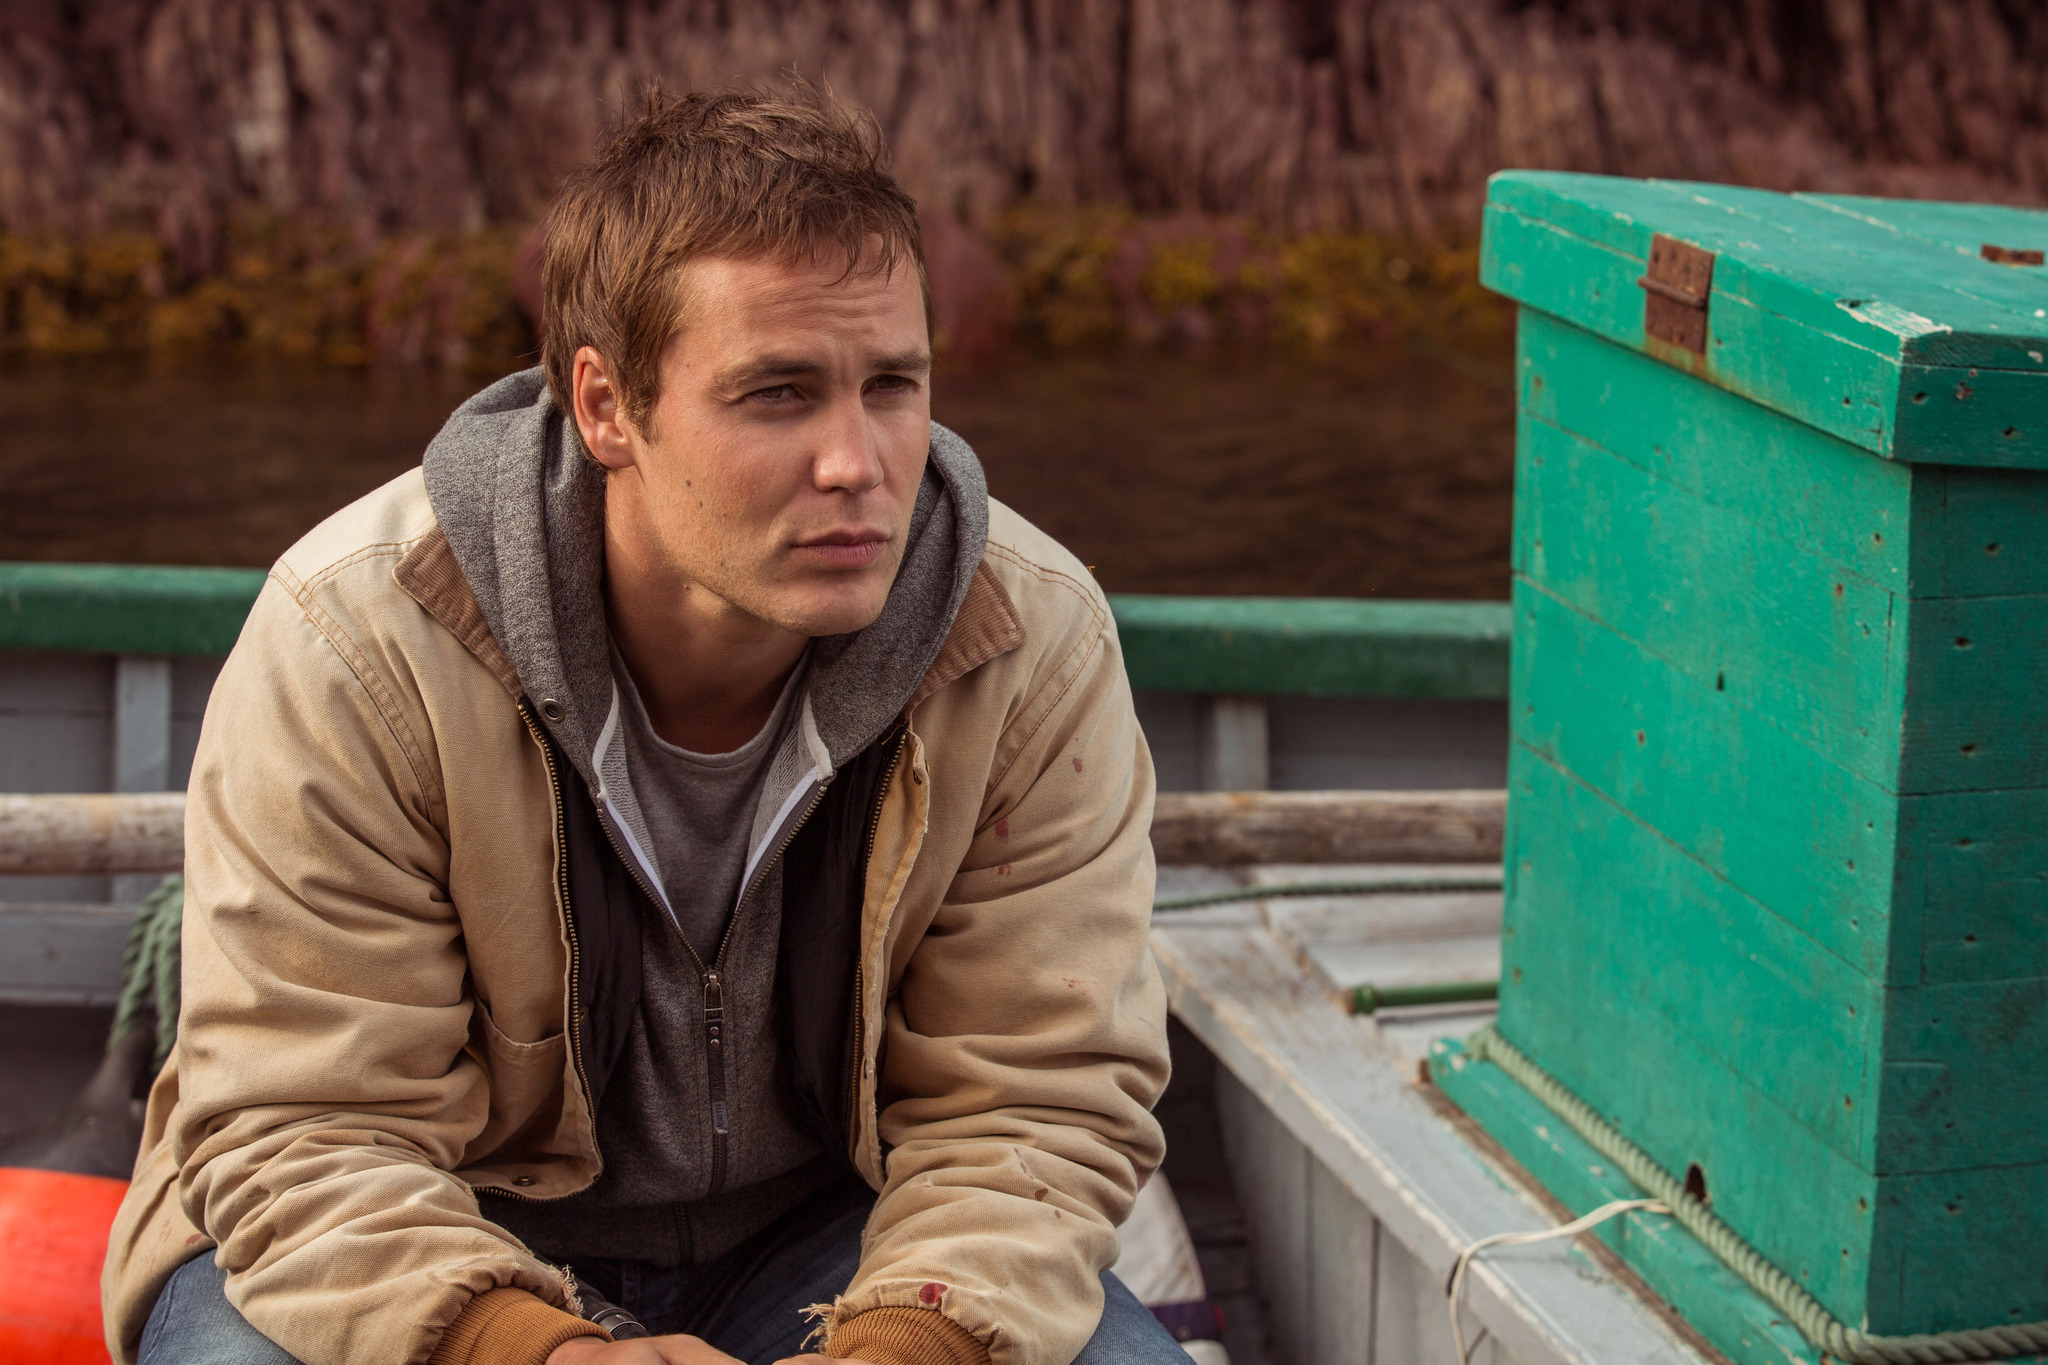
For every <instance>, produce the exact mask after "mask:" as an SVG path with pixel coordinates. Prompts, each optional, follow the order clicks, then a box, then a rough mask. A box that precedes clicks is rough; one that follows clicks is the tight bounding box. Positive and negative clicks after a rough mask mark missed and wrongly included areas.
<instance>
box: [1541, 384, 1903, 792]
mask: <svg viewBox="0 0 2048 1365" xmlns="http://www.w3.org/2000/svg"><path fill="white" fill-rule="evenodd" d="M1516 478H1517V485H1516V487H1517V496H1516V499H1515V523H1516V529H1515V561H1516V563H1515V567H1516V569H1517V571H1518V572H1520V573H1522V574H1524V575H1526V576H1527V577H1529V578H1530V579H1532V580H1534V581H1536V582H1537V583H1539V584H1541V585H1542V586H1544V587H1545V588H1547V589H1548V590H1549V591H1551V592H1552V593H1554V594H1555V595H1556V596H1558V597H1559V598H1561V599H1563V600H1564V601H1566V602H1569V603H1570V604H1571V605H1572V606H1573V608H1575V609H1576V610H1578V611H1580V612H1582V613H1584V614H1585V615H1587V616H1590V617H1592V618H1593V619H1595V620H1597V621H1599V622H1601V623H1602V624H1604V625H1606V626H1608V627H1609V628H1611V629H1612V630H1614V631H1615V632H1616V633H1617V634H1619V635H1621V636H1622V637H1623V638H1625V639H1629V640H1633V641H1635V642H1636V643H1638V644H1640V645H1642V646H1643V647H1644V648H1645V649H1648V650H1649V651H1651V652H1652V653H1654V654H1656V655H1657V656H1658V657H1660V658H1662V659H1665V660H1667V661H1669V662H1670V663H1671V664H1673V665H1674V666H1676V667H1678V668H1680V669H1682V670H1684V671H1685V672H1686V673H1688V674H1690V675H1691V676H1693V677H1694V678H1697V679H1701V680H1703V681H1704V682H1706V683H1707V684H1708V685H1709V686H1714V687H1716V688H1717V689H1719V690H1725V691H1727V692H1728V693H1729V694H1730V696H1731V698H1732V699H1734V700H1735V701H1737V702H1739V703H1742V704H1744V705H1747V706H1749V707H1751V708H1753V709H1755V710H1756V711H1758V712H1760V713H1762V714H1764V715H1768V716H1769V717H1771V719H1772V721H1773V722H1774V723H1776V724H1778V725H1780V726H1781V727H1783V728H1785V729H1786V730H1788V731H1790V732H1791V733H1792V734H1794V735H1795V736H1797V737H1798V738H1799V739H1801V740H1802V741H1803V742H1805V743H1808V744H1811V745H1812V746H1813V747H1815V748H1816V749H1818V750H1819V751H1820V752H1821V753H1822V754H1824V755H1826V756H1827V757H1828V758H1830V759H1832V760H1834V761H1835V762H1838V763H1841V764H1843V765H1844V766H1845V767H1848V768H1850V769H1852V770H1853V771H1855V772H1857V773H1859V774H1861V775H1862V776H1865V777H1868V778H1870V779H1871V780H1873V781H1876V782H1879V783H1881V784H1883V785H1885V786H1887V787H1895V786H1896V782H1897V771H1898V763H1899V757H1898V754H1899V750H1898V743H1899V741H1898V731H1897V726H1898V717H1899V709H1900V694H1901V690H1902V685H1903V674H1904V671H1905V663H1904V653H1905V631H1904V623H1903V622H1894V620H1893V617H1894V603H1895V595H1894V594H1893V593H1892V592H1891V591H1889V590H1888V589H1887V588H1885V587H1884V586H1883V585H1881V584H1879V583H1876V582H1874V581H1872V580H1870V579H1868V578H1864V577H1861V576H1859V575H1856V574H1852V573H1848V572H1846V571H1844V570H1842V569H1841V568H1840V567H1839V566H1835V565H1830V564H1827V563H1825V562H1823V561H1819V560H1817V559H1815V557H1814V556H1812V555H1811V554H1809V553H1807V552H1805V551H1804V550H1803V549H1802V548H1801V547H1799V546H1797V545H1795V544H1794V543H1792V542H1790V541H1787V540H1784V539H1782V538H1780V537H1778V536H1775V535H1772V534H1771V533H1769V532H1768V531H1766V530H1764V529H1763V528H1761V527H1759V526H1758V525H1756V524H1755V523H1754V522H1751V521H1748V520H1746V519H1745V518H1743V517H1740V516H1738V515H1736V514H1735V513H1733V512H1730V511H1727V510H1725V509H1723V508H1719V507H1714V506H1711V505H1709V504H1707V503H1704V502H1702V501H1700V500H1699V499H1698V498H1695V497H1693V496H1692V495H1691V494H1689V493H1687V492H1685V490H1683V489H1681V488H1678V487H1676V486H1674V485H1672V484H1669V483H1666V482H1664V481H1662V480H1660V479H1657V478H1655V477H1653V476H1651V475H1649V474H1647V473H1646V472H1644V471H1643V470H1641V469H1639V468H1637V467H1636V466H1634V465H1632V464H1629V463H1628V462H1627V461H1625V460H1622V459H1619V458H1618V457H1616V456H1614V455H1612V454H1610V453H1609V452H1607V451H1606V450H1603V449H1601V448H1600V447H1599V446H1596V445H1594V444H1592V443H1591V442H1589V441H1586V440H1583V439H1581V438H1579V437H1576V436H1573V435H1571V434H1570V433H1568V432H1565V431H1563V430H1561V429H1560V428H1557V427H1553V426H1550V425H1548V424H1546V423H1542V422H1536V421H1532V420H1529V419H1527V418H1524V419H1523V420H1522V421H1521V422H1520V424H1519V435H1518V438H1517V473H1516Z"/></svg>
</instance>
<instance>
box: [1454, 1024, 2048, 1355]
mask: <svg viewBox="0 0 2048 1365" xmlns="http://www.w3.org/2000/svg"><path fill="white" fill-rule="evenodd" d="M1465 1051H1466V1054H1467V1055H1468V1056H1470V1057H1472V1058H1473V1059H1474V1060H1475V1061H1482V1062H1492V1063H1493V1064H1494V1065H1496V1066H1498V1067H1499V1068H1500V1069H1501V1070H1502V1071H1504V1072H1506V1073H1507V1074H1508V1075H1509V1076H1511V1077H1513V1078H1514V1079H1515V1080H1516V1081H1518V1082H1520V1083H1521V1085H1522V1088H1523V1089H1525V1090H1527V1091H1528V1092H1529V1093H1530V1094H1532V1095H1534V1096H1535V1097H1536V1098H1537V1099H1539V1100H1541V1101H1542V1102H1543V1103H1544V1105H1545V1106H1547V1107H1548V1108H1549V1109H1550V1110H1551V1112H1552V1113H1554V1114H1556V1115H1557V1116H1558V1117H1559V1118H1561V1119H1563V1120H1564V1121H1565V1122H1566V1123H1568V1124H1570V1125H1571V1126H1572V1128H1573V1129H1574V1130H1576V1131H1577V1132H1578V1134H1579V1136H1580V1137H1582V1138H1584V1139H1585V1140H1586V1141H1587V1142H1590V1143H1592V1144H1593V1146H1594V1148H1595V1149H1596V1150H1598V1151H1599V1152H1600V1154H1601V1155H1602V1156H1605V1157H1606V1158H1607V1159H1608V1160H1610V1161H1612V1162H1613V1163H1614V1164H1615V1165H1616V1166H1618V1167H1620V1168H1621V1170H1622V1173H1623V1174H1625V1175H1627V1176H1628V1178H1629V1179H1630V1180H1633V1181H1635V1183H1636V1184H1638V1185H1640V1186H1641V1187H1642V1188H1643V1189H1644V1190H1645V1191H1647V1192H1648V1193H1649V1194H1650V1196H1651V1197H1652V1198H1655V1199H1659V1200H1662V1201H1663V1202H1664V1203H1666V1204H1669V1205H1670V1206H1671V1214H1672V1217H1674V1218H1676V1219H1677V1220H1678V1221H1679V1223H1680V1224H1681V1225H1682V1226H1683V1227H1684V1228H1685V1230H1686V1231H1687V1232H1690V1233H1691V1234H1692V1235H1693V1236H1695V1237H1697V1238H1699V1240H1700V1241H1701V1242H1702V1243H1704V1244H1705V1246H1706V1248H1707V1249H1708V1250H1709V1251H1711V1252H1713V1253H1714V1254H1715V1255H1716V1256H1718V1257H1720V1258H1721V1260H1722V1262H1723V1263H1724V1264H1726V1265H1727V1267H1728V1268H1729V1269H1730V1270H1732V1271H1734V1272H1735V1273H1736V1274H1737V1275H1740V1276H1741V1277H1742V1278H1743V1279H1744V1280H1745V1281H1747V1282H1748V1283H1749V1285H1750V1286H1751V1287H1752V1288H1754V1289H1755V1290H1756V1291H1757V1292H1758V1293H1760V1294H1762V1295H1763V1296H1764V1297H1765V1298H1767V1299H1769V1300H1770V1301H1771V1303H1772V1304H1774V1305H1775V1306H1776V1307H1777V1309H1778V1311H1779V1312H1781V1313H1783V1314H1784V1315H1785V1316H1786V1317H1787V1318H1789V1319H1790V1320H1791V1321H1792V1323H1793V1325H1794V1326H1796V1327H1798V1328H1799V1330H1800V1331H1801V1332H1803V1333H1804V1334H1805V1335H1806V1339H1807V1340H1808V1341H1810V1342H1812V1343H1813V1344H1814V1345H1815V1346H1816V1347H1818V1348H1819V1349H1820V1350H1821V1351H1822V1352H1823V1353H1825V1354H1827V1355H1831V1356H1834V1357H1835V1358H1836V1359H1838V1360H1843V1361H1847V1362H1849V1363H1850V1365H1946V1363H1947V1362H1965V1361H1980V1360H2007V1359H2010V1358H2012V1357H2014V1356H2030V1355H2038V1354H2040V1353H2041V1352H2043V1351H2048V1322H2021V1323H2013V1324H2011V1325H2010V1326H2003V1327H1977V1328H1972V1329H1969V1330H1967V1331H1960V1332H1931V1333H1923V1334H1918V1335H1914V1336H1901V1337H1886V1336H1873V1335H1871V1334H1870V1333H1868V1332H1862V1331H1858V1330H1857V1329H1856V1328H1854V1327H1851V1326H1849V1325H1848V1324H1847V1323H1845V1322H1843V1321H1842V1320H1841V1319H1840V1318H1838V1317H1836V1316H1835V1315H1834V1314H1833V1313H1830V1312H1829V1311H1828V1310H1827V1309H1826V1307H1824V1306H1823V1305H1822V1304H1821V1302H1820V1300H1818V1299H1816V1298H1814V1297H1813V1295H1811V1294H1809V1293H1807V1292H1806V1290H1805V1289H1804V1288H1803V1287H1802V1286H1801V1285H1800V1284H1799V1282H1798V1281H1797V1280H1795V1279H1793V1278H1792V1277H1791V1276H1790V1275H1787V1274H1786V1273H1785V1272H1784V1271H1782V1270H1780V1269H1778V1267H1777V1266H1775V1265H1773V1264H1771V1262H1770V1261H1768V1260H1767V1259H1765V1257H1764V1254H1763V1253H1762V1252H1760V1251H1758V1250H1757V1249H1756V1248H1755V1247H1753V1246H1751V1245H1750V1244H1749V1243H1748V1242H1746V1241H1744V1240H1743V1238H1742V1234H1741V1233H1739V1232H1737V1231H1735V1229H1734V1228H1731V1227H1729V1226H1728V1224H1727V1223H1725V1222H1723V1221H1722V1219H1721V1216H1720V1215H1719V1214H1717V1213H1715V1212H1714V1211H1713V1210H1711V1209H1709V1208H1708V1207H1707V1206H1706V1205H1705V1204H1703V1203H1701V1202H1700V1201H1699V1200H1697V1199H1695V1198H1693V1197H1692V1196H1691V1195H1689V1194H1687V1193H1686V1192H1685V1187H1684V1185H1682V1184H1681V1183H1680V1182H1679V1181H1678V1179H1677V1178H1676V1177H1675V1176H1673V1175H1672V1174H1671V1172H1669V1171H1667V1170H1665V1169H1664V1168H1663V1167H1662V1166H1659V1165H1658V1164H1657V1162H1656V1161H1655V1159H1653V1158H1652V1157H1651V1156H1650V1154H1649V1153H1648V1152H1645V1151H1644V1150H1643V1149H1642V1148H1640V1147H1638V1146H1636V1145H1635V1143H1633V1142H1631V1141H1629V1139H1628V1138H1627V1137H1625V1136H1624V1135H1623V1134H1622V1132H1621V1130H1620V1129H1618V1128H1616V1127H1615V1126H1614V1125H1613V1124H1611V1123H1609V1122H1608V1121H1607V1120H1606V1119H1604V1118H1602V1117H1601V1116H1600V1114H1599V1113H1598V1111H1596V1110H1595V1109H1594V1108H1593V1107H1592V1106H1591V1105H1589V1104H1587V1103H1586V1102H1585V1101H1584V1100H1582V1099H1580V1098H1579V1097H1578V1096H1577V1095H1574V1094H1573V1093H1572V1092H1571V1091H1570V1090H1567V1089H1566V1088H1565V1086H1564V1084H1563V1082H1561V1081H1559V1080H1558V1079H1557V1078H1556V1077H1555V1076H1552V1075H1551V1074H1550V1073H1549V1072H1547V1071H1545V1070H1544V1069H1543V1068H1542V1067H1540V1066H1538V1065H1537V1064H1536V1063H1535V1062H1533V1061H1531V1060H1530V1059H1529V1058H1528V1056H1527V1055H1526V1054H1524V1053H1523V1052H1522V1051H1521V1050H1520V1049H1519V1048H1517V1047H1516V1046H1515V1045H1514V1044H1513V1043H1510V1042H1509V1041H1508V1040H1507V1039H1505V1038H1503V1037H1501V1035H1500V1032H1499V1030H1497V1029H1495V1028H1493V1027H1491V1026H1489V1027H1487V1028H1483V1029H1481V1030H1480V1031H1479V1032H1477V1033H1475V1034H1473V1035H1472V1036H1471V1037H1470V1038H1467V1039H1466V1040H1465Z"/></svg>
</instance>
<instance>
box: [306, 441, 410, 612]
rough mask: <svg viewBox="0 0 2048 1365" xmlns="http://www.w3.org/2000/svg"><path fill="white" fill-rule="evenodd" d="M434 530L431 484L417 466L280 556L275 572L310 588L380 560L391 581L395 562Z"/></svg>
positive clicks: (354, 504)
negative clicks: (392, 562)
mask: <svg viewBox="0 0 2048 1365" xmlns="http://www.w3.org/2000/svg"><path fill="white" fill-rule="evenodd" d="M435 527H436V522H435V520H434V509H433V506H432V505H431V504H430V503H429V502H428V501H427V485H426V480H425V478H424V477H423V476H422V475H421V473H420V470H419V467H418V466H414V467H413V468H411V469H408V470H406V471H405V472H404V473H403V474H400V475H399V476H398V477H397V478H395V479H392V480H391V481H390V482H388V483H386V484H384V485H382V486H381V487H378V488H373V489H371V490H370V491H369V492H368V493H365V494H364V495H363V496H362V497H360V498H357V499H356V500H355V501H354V502H352V503H350V504H349V505H348V506H346V507H344V508H342V509H341V510H340V511H338V512H335V513H334V514H333V515H331V516H329V517H328V518H327V519H326V520H325V521H322V522H321V523H320V524H319V525H318V526H315V527H314V528H313V529H312V530H310V531H308V532H306V534H305V535H303V536H300V537H299V539H298V540H297V541H296V542H294V543H293V545H292V547H291V548H290V549H288V550H286V551H285V552H284V553H283V554H282V555H279V556H278V558H277V564H276V566H275V568H274V569H273V570H272V572H273V574H275V575H278V576H281V577H283V578H284V579H286V580H287V581H288V582H291V583H296V584H299V585H303V586H305V587H308V588H311V587H317V586H318V585H320V584H323V583H326V582H328V581H329V580H331V579H333V578H335V577H336V576H338V575H343V574H346V572H347V571H348V570H349V569H350V568H352V567H354V566H357V565H368V564H372V563H376V562H380V561H381V562H383V573H384V576H385V577H386V578H387V579H388V578H389V577H390V561H395V560H397V559H399V558H401V557H403V556H404V555H405V553H406V552H407V551H408V550H410V549H411V548H412V547H413V546H415V545H417V544H418V543H419V541H420V540H421V538H422V537H424V536H427V535H429V534H431V533H432V532H433V531H434V529H435Z"/></svg>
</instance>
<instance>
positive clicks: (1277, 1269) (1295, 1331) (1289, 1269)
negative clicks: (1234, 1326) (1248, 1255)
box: [1216, 1068, 1337, 1365]
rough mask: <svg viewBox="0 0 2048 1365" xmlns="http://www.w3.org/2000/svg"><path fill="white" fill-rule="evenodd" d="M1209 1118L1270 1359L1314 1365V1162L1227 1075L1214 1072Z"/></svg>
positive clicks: (1284, 1128)
mask: <svg viewBox="0 0 2048 1365" xmlns="http://www.w3.org/2000/svg"><path fill="white" fill-rule="evenodd" d="M1216 1117H1217V1120H1218V1123H1219V1125H1220V1126H1221V1127H1222V1129H1223V1147H1224V1151H1225V1152H1226V1153H1227V1154H1228V1156H1229V1160H1230V1173H1231V1180H1232V1182H1233V1183H1234V1184H1235V1186H1236V1188H1237V1202H1238V1205H1239V1207H1241V1208H1243V1209H1244V1211H1245V1221H1246V1223H1247V1224H1248V1225H1249V1228H1248V1231H1249V1232H1250V1234H1251V1243H1252V1250H1253V1254H1254V1257H1255V1260H1256V1263H1257V1266H1258V1278H1259V1288H1260V1289H1261V1291H1262V1292H1263V1293H1264V1295H1265V1299H1266V1309H1267V1312H1268V1314H1269V1316H1268V1319H1267V1330H1268V1331H1270V1332H1271V1333H1272V1334H1273V1346H1274V1348H1275V1354H1276V1355H1278V1357H1279V1358H1280V1359H1281V1360H1282V1361H1292V1362H1296V1365H1317V1357H1316V1356H1315V1355H1314V1354H1313V1353H1312V1344H1311V1343H1312V1333H1311V1331H1310V1322H1309V1316H1310V1311H1309V1310H1310V1285H1311V1283H1312V1276H1313V1269H1312V1262H1311V1256H1312V1255H1313V1252H1312V1250H1311V1248H1310V1232H1309V1218H1310V1210H1309V1202H1308V1196H1309V1168H1310V1167H1312V1166H1314V1165H1315V1164H1316V1161H1315V1158H1314V1157H1312V1156H1310V1155H1309V1153H1308V1148H1306V1147H1304V1146H1303V1145H1302V1144H1301V1142H1300V1141H1299V1140H1298V1139H1296V1138H1295V1136H1294V1135H1293V1134H1292V1133H1289V1132H1288V1131H1287V1129H1286V1127H1285V1126H1284V1125H1283V1124H1282V1123H1281V1122H1280V1120H1278V1119H1276V1118H1274V1117H1273V1115H1272V1114H1271V1112H1269V1111H1268V1110H1267V1109H1266V1107H1265V1106H1264V1105H1262V1104H1260V1103H1259V1101H1258V1099H1257V1098H1256V1097H1255V1096H1254V1095H1253V1094H1252V1093H1251V1092H1250V1091H1249V1090H1247V1089H1245V1087H1244V1085H1243V1084H1242V1083H1241V1082H1240V1081H1238V1079H1237V1078H1236V1077H1235V1076H1233V1075H1231V1073H1230V1071H1229V1070H1228V1069H1227V1068H1219V1069H1218V1071H1217V1073H1216ZM1336 1269H1337V1268H1336V1267H1332V1270H1333V1271H1334V1270H1336Z"/></svg>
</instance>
